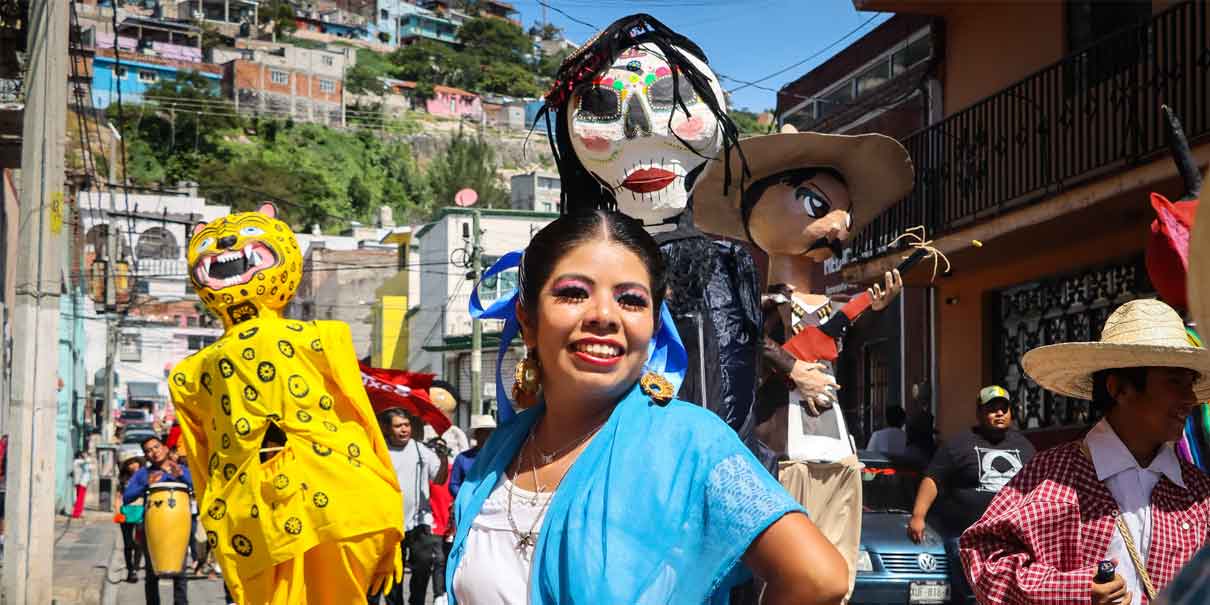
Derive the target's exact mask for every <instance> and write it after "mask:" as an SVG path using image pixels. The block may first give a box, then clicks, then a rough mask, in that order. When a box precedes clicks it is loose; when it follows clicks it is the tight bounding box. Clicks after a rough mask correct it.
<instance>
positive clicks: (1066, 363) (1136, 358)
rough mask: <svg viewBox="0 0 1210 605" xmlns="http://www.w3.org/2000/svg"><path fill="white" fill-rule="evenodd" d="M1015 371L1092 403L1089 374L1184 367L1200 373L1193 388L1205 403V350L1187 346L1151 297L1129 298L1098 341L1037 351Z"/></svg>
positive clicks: (1209, 371) (1178, 324)
mask: <svg viewBox="0 0 1210 605" xmlns="http://www.w3.org/2000/svg"><path fill="white" fill-rule="evenodd" d="M1021 367H1022V368H1024V370H1025V373H1026V374H1028V375H1029V377H1030V378H1032V379H1033V380H1034V382H1036V383H1038V384H1039V385H1041V386H1042V388H1045V389H1046V390H1048V391H1052V392H1054V393H1058V394H1060V395H1066V396H1068V397H1075V398H1077V399H1092V375H1093V373H1095V372H1098V371H1100V370H1109V369H1112V368H1138V367H1169V368H1188V369H1190V370H1193V371H1195V372H1197V373H1198V374H1200V375H1201V377H1200V378H1199V379H1198V381H1197V383H1196V384H1195V385H1193V390H1194V392H1195V393H1196V395H1197V398H1198V400H1199V401H1205V400H1206V399H1210V351H1207V350H1206V349H1204V348H1202V347H1199V346H1195V345H1193V344H1191V343H1190V342H1189V337H1188V335H1187V333H1186V332H1185V323H1184V322H1183V321H1181V316H1180V315H1177V313H1176V311H1175V310H1173V308H1172V307H1169V306H1168V305H1166V304H1164V303H1162V302H1160V301H1158V300H1151V299H1143V300H1132V301H1130V302H1128V303H1126V304H1124V305H1122V306H1120V307H1118V308H1117V309H1116V310H1115V311H1114V312H1113V313H1112V314H1110V315H1109V318H1108V319H1106V320H1105V328H1104V329H1103V330H1102V331H1101V340H1099V341H1097V342H1065V343H1062V344H1054V345H1047V346H1044V347H1038V348H1036V349H1033V350H1031V351H1029V352H1028V353H1026V354H1025V356H1024V357H1022V358H1021Z"/></svg>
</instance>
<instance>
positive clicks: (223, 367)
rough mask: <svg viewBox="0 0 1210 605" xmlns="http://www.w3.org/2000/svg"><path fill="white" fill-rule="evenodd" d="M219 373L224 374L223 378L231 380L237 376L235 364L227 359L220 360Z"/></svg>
mask: <svg viewBox="0 0 1210 605" xmlns="http://www.w3.org/2000/svg"><path fill="white" fill-rule="evenodd" d="M218 373H219V374H222V375H223V378H231V376H232V375H234V374H235V364H234V363H231V360H230V359H227V358H226V357H224V358H222V359H220V360H218Z"/></svg>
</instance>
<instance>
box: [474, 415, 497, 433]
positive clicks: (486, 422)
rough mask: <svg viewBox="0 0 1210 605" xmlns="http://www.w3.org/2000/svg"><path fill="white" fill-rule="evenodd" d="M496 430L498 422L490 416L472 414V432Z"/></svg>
mask: <svg viewBox="0 0 1210 605" xmlns="http://www.w3.org/2000/svg"><path fill="white" fill-rule="evenodd" d="M494 428H496V420H495V419H494V418H492V417H491V416H490V415H488V414H471V432H474V431H477V430H479V429H494Z"/></svg>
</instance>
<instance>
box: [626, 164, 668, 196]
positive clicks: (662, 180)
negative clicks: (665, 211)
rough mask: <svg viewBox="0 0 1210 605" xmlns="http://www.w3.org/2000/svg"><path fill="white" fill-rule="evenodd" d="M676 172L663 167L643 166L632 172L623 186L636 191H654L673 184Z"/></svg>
mask: <svg viewBox="0 0 1210 605" xmlns="http://www.w3.org/2000/svg"><path fill="white" fill-rule="evenodd" d="M675 180H676V174H674V173H672V172H669V171H667V170H663V169H661V168H643V169H641V170H636V171H634V172H632V173H630V176H628V177H626V180H624V181H622V186H623V187H625V188H627V189H629V190H631V191H633V192H635V193H652V192H654V191H659V190H660V189H663V188H665V187H667V186H668V185H671V184H672V181H675Z"/></svg>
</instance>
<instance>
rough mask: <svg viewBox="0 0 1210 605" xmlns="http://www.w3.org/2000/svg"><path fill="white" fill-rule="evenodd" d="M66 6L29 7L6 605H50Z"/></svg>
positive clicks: (14, 320)
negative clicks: (48, 604) (21, 235)
mask: <svg viewBox="0 0 1210 605" xmlns="http://www.w3.org/2000/svg"><path fill="white" fill-rule="evenodd" d="M67 9H68V5H67V3H66V2H31V3H29V20H28V21H27V23H28V27H29V39H28V43H27V48H28V49H29V54H28V65H29V70H28V72H27V73H26V76H25V82H24V87H25V93H26V94H25V112H24V116H23V124H22V131H21V137H22V146H21V210H20V220H21V222H20V225H21V226H22V232H23V237H22V239H21V240H20V245H21V246H22V249H21V251H20V252H19V253H18V255H17V275H16V281H15V286H16V300H15V304H14V305H13V307H14V308H13V317H12V329H13V360H12V365H13V380H12V383H11V388H12V404H11V410H10V416H9V419H10V421H11V422H10V427H11V428H10V433H9V440H10V444H9V448H8V469H7V470H8V472H7V477H8V499H7V500H8V503H7V514H8V519H7V521H8V523H7V528H6V530H7V531H6V535H5V548H4V575H3V580H4V599H5V601H4V602H5V603H6V604H8V605H45V604H46V603H50V602H51V586H52V585H53V561H54V539H55V536H54V533H55V517H54V515H55V424H56V415H57V414H56V412H57V408H58V405H57V396H58V395H57V388H58V379H57V375H58V365H59V363H58V362H59V344H58V343H59V295H60V293H61V291H62V275H61V273H60V259H61V258H62V254H63V249H62V248H63V241H64V240H63V235H64V234H63V214H64V208H63V176H64V175H63V159H64V153H65V150H64V139H65V137H66V135H67V132H66V131H67V57H68V55H67V24H68V16H67Z"/></svg>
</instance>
